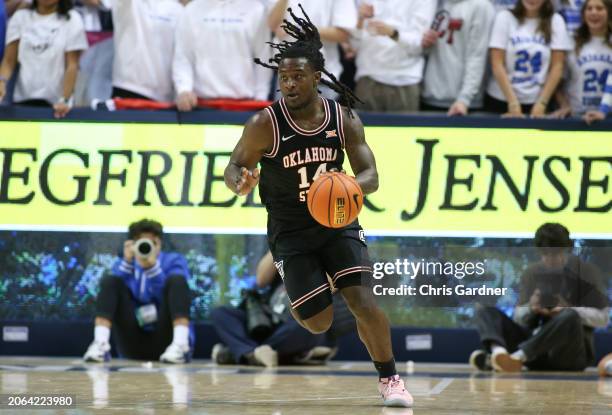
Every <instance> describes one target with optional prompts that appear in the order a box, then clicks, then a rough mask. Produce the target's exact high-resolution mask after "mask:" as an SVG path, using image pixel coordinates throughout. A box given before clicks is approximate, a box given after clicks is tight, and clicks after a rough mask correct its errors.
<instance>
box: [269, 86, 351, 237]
mask: <svg viewBox="0 0 612 415" xmlns="http://www.w3.org/2000/svg"><path fill="white" fill-rule="evenodd" d="M320 99H321V100H322V101H323V107H324V109H325V118H324V120H323V122H322V123H321V125H320V126H319V127H317V128H316V129H314V130H304V129H302V128H300V127H299V126H298V125H297V123H296V122H294V121H293V120H292V119H291V115H290V114H289V110H288V108H287V106H286V105H285V101H284V99H280V100H279V101H277V102H275V103H274V104H272V105H271V106H270V107H268V108H266V109H265V111H266V112H267V114H268V116H269V117H270V118H271V120H272V126H273V130H274V145H273V146H272V149H271V150H270V152H269V153H266V154H264V157H263V158H262V159H261V178H260V180H259V195H260V197H261V200H262V202H263V203H264V205H265V206H266V209H267V211H268V215H269V219H271V220H274V221H276V222H281V223H287V225H286V226H288V227H291V228H294V229H296V228H299V227H301V226H305V225H308V224H314V223H316V222H314V219H313V218H312V217H311V216H310V213H309V212H308V208H307V206H306V195H307V194H308V189H309V188H310V185H311V184H312V182H313V181H314V180H315V179H316V178H317V177H318V176H319V175H320V174H321V173H323V172H325V171H329V170H331V169H332V168H336V169H338V170H342V163H343V162H344V130H343V123H342V121H343V114H342V109H341V107H340V105H339V104H338V103H336V102H334V101H332V100H328V99H326V98H323V97H320Z"/></svg>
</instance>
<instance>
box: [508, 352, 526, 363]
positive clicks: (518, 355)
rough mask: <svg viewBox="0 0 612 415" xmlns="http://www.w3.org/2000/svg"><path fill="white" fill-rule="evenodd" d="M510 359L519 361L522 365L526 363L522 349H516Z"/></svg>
mask: <svg viewBox="0 0 612 415" xmlns="http://www.w3.org/2000/svg"><path fill="white" fill-rule="evenodd" d="M510 357H511V358H513V359H516V360H520V361H521V362H523V363H525V361H527V356H526V355H525V352H524V351H523V350H522V349H518V350H517V351H516V352H514V353H512V354H511V355H510Z"/></svg>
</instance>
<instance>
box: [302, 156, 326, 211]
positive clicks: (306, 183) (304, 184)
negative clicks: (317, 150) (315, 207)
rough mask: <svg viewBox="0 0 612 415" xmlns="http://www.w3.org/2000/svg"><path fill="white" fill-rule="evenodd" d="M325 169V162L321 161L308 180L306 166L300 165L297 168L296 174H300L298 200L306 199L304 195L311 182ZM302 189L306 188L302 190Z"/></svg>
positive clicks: (303, 200)
mask: <svg viewBox="0 0 612 415" xmlns="http://www.w3.org/2000/svg"><path fill="white" fill-rule="evenodd" d="M326 171H327V163H321V164H319V167H317V170H316V171H315V174H314V176H313V177H312V181H308V169H307V168H306V166H304V167H300V168H299V169H298V171H297V172H298V175H299V176H300V184H299V189H300V193H299V196H300V199H299V200H300V202H305V201H306V195H307V194H308V189H309V188H310V184H311V183H312V182H314V181H315V180H317V179H318V178H319V176H320V175H321V174H322V173H325V172H326ZM302 189H306V190H302Z"/></svg>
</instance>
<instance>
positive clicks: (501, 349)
mask: <svg viewBox="0 0 612 415" xmlns="http://www.w3.org/2000/svg"><path fill="white" fill-rule="evenodd" d="M491 353H493V354H497V353H508V350H506V348H505V347H504V346H500V345H498V344H494V345H492V346H491Z"/></svg>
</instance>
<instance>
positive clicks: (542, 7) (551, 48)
mask: <svg viewBox="0 0 612 415" xmlns="http://www.w3.org/2000/svg"><path fill="white" fill-rule="evenodd" d="M489 48H490V53H491V67H492V70H493V75H494V78H492V79H490V80H489V84H488V86H487V96H486V97H485V109H486V110H488V111H492V112H497V113H502V114H504V116H505V117H524V116H525V114H524V113H528V114H530V115H531V117H543V116H544V115H545V114H546V109H547V107H548V102H549V100H550V97H551V96H552V95H553V93H554V92H555V89H556V88H557V85H558V84H559V81H560V80H561V77H562V76H563V64H564V60H565V53H566V51H568V50H569V49H571V45H570V40H569V37H568V34H567V31H566V28H565V23H564V22H563V18H562V17H561V16H560V15H558V14H556V13H555V12H554V10H553V4H552V2H551V0H521V1H519V2H517V3H516V6H515V7H514V9H512V11H507V10H503V11H501V12H499V14H498V15H497V16H496V18H495V22H494V24H493V30H492V34H491V40H490V42H489Z"/></svg>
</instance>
